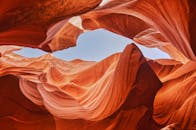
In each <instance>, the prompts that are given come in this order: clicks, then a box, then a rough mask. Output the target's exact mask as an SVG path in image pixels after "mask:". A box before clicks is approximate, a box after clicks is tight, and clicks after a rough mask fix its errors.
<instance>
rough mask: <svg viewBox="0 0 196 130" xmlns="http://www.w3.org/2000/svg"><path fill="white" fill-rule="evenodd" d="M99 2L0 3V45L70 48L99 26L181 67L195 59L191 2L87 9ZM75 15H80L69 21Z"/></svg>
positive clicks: (118, 1)
mask: <svg viewBox="0 0 196 130" xmlns="http://www.w3.org/2000/svg"><path fill="white" fill-rule="evenodd" d="M19 2H20V3H22V4H18V3H19ZM100 2H101V0H93V1H92V0H91V1H90V0H89V1H80V2H78V1H77V2H76V1H73V0H72V1H71V0H65V1H63V0H62V1H58V2H57V1H56V0H50V1H39V0H36V1H31V2H29V3H28V4H27V3H26V2H23V0H18V1H16V2H9V1H7V0H6V1H5V0H4V1H2V3H3V4H2V6H1V10H0V11H1V16H0V26H1V28H0V44H15V45H22V46H30V47H37V48H41V49H43V50H46V51H56V50H60V49H64V48H68V47H70V46H74V45H75V44H76V40H77V37H78V36H79V35H80V34H81V33H82V32H84V30H86V29H87V30H88V29H90V30H92V29H97V28H105V29H107V30H110V31H112V32H115V33H118V34H121V35H123V36H126V37H128V38H131V39H133V40H134V41H136V42H137V43H139V44H142V45H145V46H147V47H158V48H160V49H162V50H163V51H165V52H167V53H168V54H170V55H171V56H172V57H173V58H174V59H176V60H179V61H181V62H183V63H186V62H188V61H189V59H191V60H196V58H195V55H194V52H195V51H196V48H195V46H194V41H195V40H194V34H195V33H194V30H195V22H194V20H195V17H194V16H195V8H194V7H195V5H196V4H195V2H194V0H172V1H171V0H155V1H152V0H131V1H129V0H112V1H111V2H109V3H106V4H105V5H100V6H98V7H97V8H96V9H94V10H92V9H93V8H95V7H96V6H97V5H98V4H99V3H100ZM84 3H85V4H84ZM73 5H74V6H73ZM56 8H58V11H57V10H56ZM90 10H92V11H90ZM88 11H89V12H88ZM21 12H25V13H21ZM85 12H88V13H85ZM82 13H84V14H82ZM78 14H82V15H81V16H77V18H76V17H74V18H73V19H74V20H73V19H69V18H70V17H71V16H75V15H78ZM60 20H62V21H60ZM82 25H83V26H82ZM62 26H63V27H62ZM192 27H193V28H192ZM191 47H192V49H191Z"/></svg>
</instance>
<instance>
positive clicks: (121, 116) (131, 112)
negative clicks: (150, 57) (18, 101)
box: [0, 45, 161, 130]
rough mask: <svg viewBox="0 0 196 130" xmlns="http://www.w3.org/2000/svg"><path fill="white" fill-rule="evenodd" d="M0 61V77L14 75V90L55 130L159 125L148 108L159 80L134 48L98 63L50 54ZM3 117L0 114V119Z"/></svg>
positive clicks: (3, 58)
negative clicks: (43, 113) (42, 111)
mask: <svg viewBox="0 0 196 130" xmlns="http://www.w3.org/2000/svg"><path fill="white" fill-rule="evenodd" d="M0 61H1V71H0V75H1V76H4V75H7V74H12V75H15V76H16V77H18V79H19V86H16V87H19V88H20V90H21V91H22V93H23V94H24V95H25V97H27V98H28V99H29V100H30V101H32V102H33V103H35V104H37V105H38V106H40V108H42V107H44V108H45V111H46V110H47V111H49V112H50V113H51V115H53V116H54V117H55V118H54V119H55V123H56V129H64V128H66V129H79V128H81V129H96V128H100V129H122V128H126V129H136V128H138V129H141V130H142V129H147V128H152V129H157V128H159V127H160V126H159V125H156V123H155V122H154V121H153V119H152V106H153V100H154V96H155V93H156V92H157V90H158V89H159V88H160V87H161V82H160V81H159V79H158V78H157V77H156V75H155V73H154V72H153V71H152V70H151V69H150V66H149V65H148V63H147V62H146V61H145V58H144V57H143V56H142V54H141V52H140V51H139V50H138V49H137V47H136V46H135V45H128V46H127V47H126V48H125V50H124V52H123V53H122V54H120V53H119V54H114V55H112V56H110V57H108V58H106V59H104V60H103V61H101V62H99V63H96V62H86V61H81V60H74V61H70V62H65V61H61V60H59V59H55V58H54V57H52V56H51V55H46V56H43V57H40V58H34V59H27V58H24V57H22V56H19V55H16V54H14V53H10V54H7V55H5V56H4V57H2V58H1V59H0ZM145 75H148V77H145ZM8 77H9V76H8ZM4 78H6V77H4ZM2 82H3V81H2ZM6 82H7V81H6V80H5V81H4V83H3V84H5V85H6ZM17 84H18V83H17ZM143 84H146V85H145V86H143ZM10 89H11V88H10ZM17 89H18V88H17ZM149 89H150V90H151V91H150V92H149ZM7 95H9V94H7ZM15 109H17V108H15ZM18 111H20V110H18ZM33 113H34V112H32V114H33ZM7 116H9V117H10V118H9V120H10V121H11V122H15V123H16V126H17V124H18V123H20V122H18V120H22V121H23V122H24V124H25V122H26V121H25V120H24V118H23V117H21V118H22V119H21V118H20V117H17V116H18V115H17V116H15V115H14V114H12V113H11V114H10V115H7ZM25 116H26V115H25ZM46 117H48V116H47V115H46ZM18 118H19V119H18ZM4 119H6V117H4V116H3V115H1V120H4ZM13 119H15V120H13ZM54 119H53V118H52V119H51V120H54ZM68 119H72V120H68ZM79 120H80V121H79ZM122 120H123V123H120V122H121V121H122ZM47 121H48V120H46V122H47ZM70 121H71V122H72V123H70ZM130 121H131V122H132V123H131V124H129V122H130ZM27 122H28V121H27ZM68 124H69V125H68ZM76 124H77V125H76ZM40 127H41V126H40ZM43 127H44V124H43Z"/></svg>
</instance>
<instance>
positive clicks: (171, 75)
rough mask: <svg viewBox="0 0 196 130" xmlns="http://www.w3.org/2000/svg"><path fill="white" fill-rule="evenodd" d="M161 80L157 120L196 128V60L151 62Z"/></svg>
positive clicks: (154, 115) (156, 111)
mask: <svg viewBox="0 0 196 130" xmlns="http://www.w3.org/2000/svg"><path fill="white" fill-rule="evenodd" d="M149 63H150V65H151V67H152V68H153V70H154V71H155V73H156V74H157V76H158V77H159V79H160V80H161V81H162V83H163V86H162V87H161V89H160V90H159V91H158V92H157V94H156V97H155V101H154V107H153V108H154V110H153V111H154V112H153V118H154V120H155V121H156V122H157V123H159V124H162V125H166V124H167V125H170V124H174V126H175V127H174V126H173V127H174V128H177V129H195V128H196V124H195V121H196V109H195V105H196V102H195V99H196V82H195V81H196V62H195V61H190V62H188V63H186V64H181V63H179V62H176V61H174V60H158V61H149Z"/></svg>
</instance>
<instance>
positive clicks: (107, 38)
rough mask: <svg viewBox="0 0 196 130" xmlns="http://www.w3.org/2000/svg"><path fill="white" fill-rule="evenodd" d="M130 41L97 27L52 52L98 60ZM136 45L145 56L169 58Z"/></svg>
mask: <svg viewBox="0 0 196 130" xmlns="http://www.w3.org/2000/svg"><path fill="white" fill-rule="evenodd" d="M130 43H132V40H130V39H128V38H125V37H123V36H120V35H117V34H114V33H112V32H109V31H106V30H103V29H98V30H94V31H90V32H86V33H84V34H82V35H81V36H80V37H79V38H78V41H77V46H76V47H71V48H68V49H65V50H61V51H57V52H54V53H53V55H54V56H55V57H57V58H60V59H63V60H73V59H83V60H88V61H100V60H102V59H104V58H105V57H108V56H110V55H111V54H114V53H116V52H122V51H123V49H124V48H125V46H126V45H127V44H130ZM137 46H138V47H139V48H140V50H141V51H142V53H143V55H144V56H145V57H147V58H150V59H160V58H167V59H168V58H170V56H169V55H168V54H167V53H165V52H163V51H161V50H159V49H157V48H147V47H144V46H141V45H137ZM15 52H16V53H17V54H20V55H23V56H25V57H38V56H41V55H43V54H46V52H44V51H42V50H39V49H33V48H23V49H22V50H19V51H15Z"/></svg>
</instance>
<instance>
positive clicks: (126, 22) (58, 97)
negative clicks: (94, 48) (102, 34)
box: [0, 0, 196, 130]
mask: <svg viewBox="0 0 196 130" xmlns="http://www.w3.org/2000/svg"><path fill="white" fill-rule="evenodd" d="M101 2H102V3H101ZM100 3H101V4H100ZM99 4H100V5H99ZM98 5H99V6H98ZM195 6H196V2H195V0H110V2H108V3H106V4H104V3H103V1H101V0H81V1H77V0H49V1H48V0H29V1H28V2H26V1H24V0H15V1H11V0H1V5H0V45H19V46H29V47H35V48H41V49H43V50H46V51H56V50H60V49H64V48H68V47H71V46H75V45H76V40H77V38H78V36H79V35H80V34H81V33H83V32H85V31H88V30H94V29H98V28H104V29H107V30H109V31H112V32H115V33H117V34H120V35H123V36H126V37H128V38H131V39H133V40H134V41H135V42H137V43H139V44H142V45H144V46H147V47H157V48H160V49H162V50H163V51H165V52H167V53H168V54H169V55H170V56H171V57H172V58H173V59H174V60H156V61H152V60H151V61H148V62H146V60H145V58H144V57H143V56H142V54H141V53H140V51H139V50H138V49H137V48H136V47H135V46H134V45H132V46H131V45H129V46H127V47H126V49H125V51H124V52H123V53H118V54H114V55H112V56H110V57H108V58H106V59H104V60H103V61H101V62H89V61H82V60H74V61H70V62H66V61H62V60H59V59H56V58H54V57H53V56H51V55H50V54H49V55H45V56H42V57H39V58H25V57H22V56H19V55H16V54H14V53H12V51H13V50H18V49H20V47H17V46H9V47H8V46H1V47H0V76H1V77H0V104H1V109H0V128H1V129H5V130H14V129H19V130H34V129H40V130H44V129H46V130H50V129H51V130H53V129H56V130H63V129H73V130H74V129H76V130H77V129H85V130H86V129H107V130H111V129H119V130H121V129H128V130H129V129H130V130H136V129H138V130H157V129H161V128H162V129H163V130H164V129H173V128H176V129H196V124H195V122H196V112H195V106H196V104H195V97H196V88H195V86H196V84H195V81H196V62H195V60H196V57H195V53H196V46H195V42H196V40H195V33H196V32H195V30H196V24H195V16H196V15H195V14H196V8H195ZM175 60H177V61H175ZM182 63H183V64H182ZM148 64H149V65H150V66H151V68H152V69H153V71H154V72H155V73H156V75H157V76H156V75H155V74H154V72H153V71H152V70H151V68H150V67H149V65H148ZM157 77H158V78H157ZM159 80H160V81H161V82H162V84H163V86H162V87H161V82H160V81H159ZM160 87H161V88H160ZM159 88H160V89H159ZM158 89H159V90H158ZM157 91H158V92H157ZM21 92H22V93H21ZM23 95H24V96H23ZM154 97H155V100H154ZM35 104H36V105H35Z"/></svg>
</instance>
